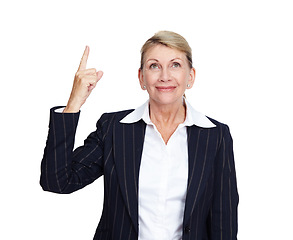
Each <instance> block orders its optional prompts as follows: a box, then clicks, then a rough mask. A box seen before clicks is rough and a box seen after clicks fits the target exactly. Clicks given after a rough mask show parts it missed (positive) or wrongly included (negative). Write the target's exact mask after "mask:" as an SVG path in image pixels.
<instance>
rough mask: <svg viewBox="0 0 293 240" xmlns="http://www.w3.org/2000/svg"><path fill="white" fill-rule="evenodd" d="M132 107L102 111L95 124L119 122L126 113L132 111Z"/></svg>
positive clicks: (102, 124)
mask: <svg viewBox="0 0 293 240" xmlns="http://www.w3.org/2000/svg"><path fill="white" fill-rule="evenodd" d="M133 111H134V109H128V110H122V111H117V112H106V113H103V114H102V115H101V117H100V119H99V120H98V122H97V126H100V127H101V126H105V125H113V124H116V123H119V122H120V121H121V120H122V119H123V118H124V117H125V116H126V115H128V114H129V113H131V112H133Z"/></svg>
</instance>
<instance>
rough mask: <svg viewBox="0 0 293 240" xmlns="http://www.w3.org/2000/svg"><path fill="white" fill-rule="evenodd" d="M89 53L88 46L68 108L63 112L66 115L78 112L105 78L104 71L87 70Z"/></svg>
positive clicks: (75, 78) (75, 79)
mask: <svg viewBox="0 0 293 240" xmlns="http://www.w3.org/2000/svg"><path fill="white" fill-rule="evenodd" d="M89 51H90V49H89V47H88V46H86V48H85V50H84V53H83V56H82V58H81V60H80V64H79V67H78V70H77V72H76V74H75V77H74V82H73V87H72V90H71V94H70V97H69V100H68V103H67V106H66V107H65V109H64V111H63V112H65V113H66V112H67V113H69V112H71V113H72V112H78V111H79V110H80V108H81V106H82V105H83V104H84V103H85V101H86V99H87V98H88V96H89V95H90V94H91V92H92V90H93V89H94V88H95V86H96V84H97V82H98V81H99V80H100V79H101V78H102V76H103V72H102V71H98V72H97V71H96V69H95V68H89V69H87V68H86V64H87V59H88V56H89Z"/></svg>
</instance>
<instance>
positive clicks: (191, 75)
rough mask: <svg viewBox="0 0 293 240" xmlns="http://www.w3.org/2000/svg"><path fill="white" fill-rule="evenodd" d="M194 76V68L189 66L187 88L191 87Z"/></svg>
mask: <svg viewBox="0 0 293 240" xmlns="http://www.w3.org/2000/svg"><path fill="white" fill-rule="evenodd" d="M195 76H196V71H195V68H191V69H190V73H189V80H188V82H187V84H188V85H189V87H188V89H190V88H192V86H193V84H194V80H195Z"/></svg>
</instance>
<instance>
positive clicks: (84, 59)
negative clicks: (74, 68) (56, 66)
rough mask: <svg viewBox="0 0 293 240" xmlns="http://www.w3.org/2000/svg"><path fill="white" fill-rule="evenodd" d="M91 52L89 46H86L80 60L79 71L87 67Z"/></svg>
mask: <svg viewBox="0 0 293 240" xmlns="http://www.w3.org/2000/svg"><path fill="white" fill-rule="evenodd" d="M89 52H90V48H89V46H86V47H85V50H84V53H83V55H82V58H81V60H80V64H79V67H78V71H79V70H84V69H86V64H87V59H88V57H89Z"/></svg>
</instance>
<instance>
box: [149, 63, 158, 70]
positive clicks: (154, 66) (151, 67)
mask: <svg viewBox="0 0 293 240" xmlns="http://www.w3.org/2000/svg"><path fill="white" fill-rule="evenodd" d="M158 68H159V66H158V64H156V63H152V64H151V65H150V69H158Z"/></svg>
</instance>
